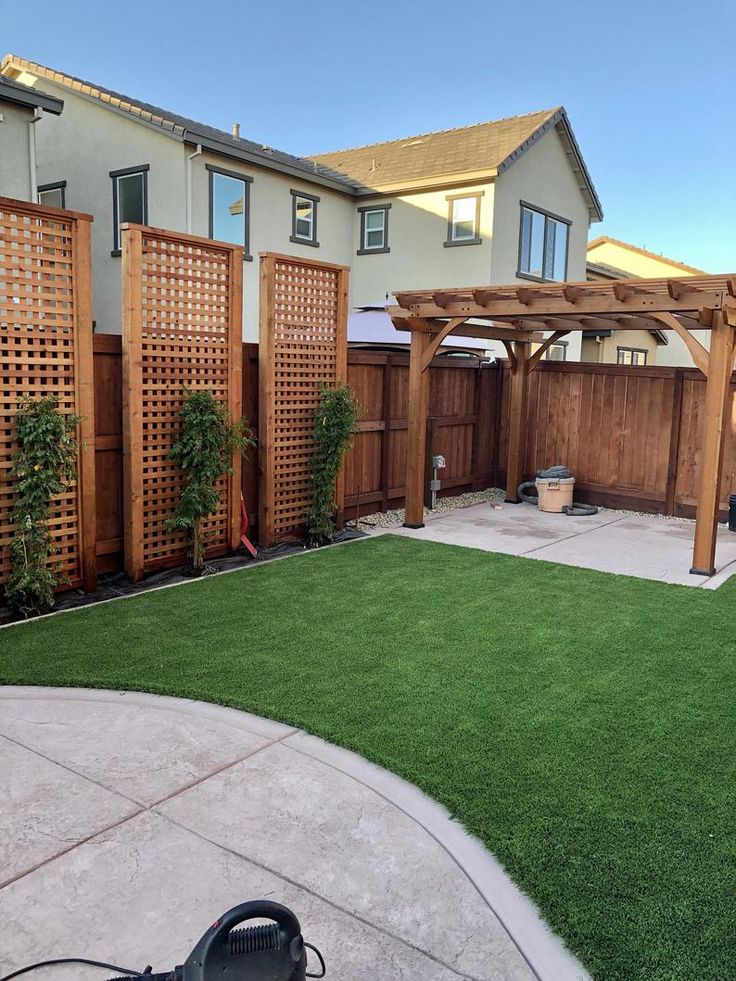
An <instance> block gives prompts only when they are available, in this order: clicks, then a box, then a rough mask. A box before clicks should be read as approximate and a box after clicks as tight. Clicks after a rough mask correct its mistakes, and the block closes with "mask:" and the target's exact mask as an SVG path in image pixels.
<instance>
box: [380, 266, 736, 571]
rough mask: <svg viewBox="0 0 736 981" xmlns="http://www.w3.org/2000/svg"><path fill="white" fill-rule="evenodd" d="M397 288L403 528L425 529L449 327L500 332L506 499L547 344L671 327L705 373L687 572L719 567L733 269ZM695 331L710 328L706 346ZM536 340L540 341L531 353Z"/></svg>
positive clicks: (735, 293)
mask: <svg viewBox="0 0 736 981" xmlns="http://www.w3.org/2000/svg"><path fill="white" fill-rule="evenodd" d="M395 296H396V301H397V304H398V306H392V307H389V308H388V313H389V315H390V316H391V319H392V321H393V323H394V325H395V326H396V327H397V328H398V329H400V330H408V331H411V359H410V365H409V445H408V453H407V473H406V521H405V524H406V526H407V527H409V528H421V527H422V526H423V523H424V522H423V518H424V473H425V453H426V441H427V415H428V408H429V370H428V369H429V366H430V364H431V363H432V358H433V357H434V355H435V354H436V352H437V351H438V349H439V347H440V345H441V344H442V343H443V342H444V340H445V338H447V337H448V335H450V334H453V335H455V336H460V337H463V336H466V337H467V336H472V337H484V338H487V339H488V340H498V341H502V342H503V344H504V347H505V348H506V351H507V353H508V356H509V361H510V365H511V398H510V418H509V437H508V460H507V468H506V474H507V478H506V499H507V501H509V502H517V501H518V500H519V498H518V495H517V488H518V486H519V484H520V483H521V479H522V468H523V458H524V439H525V426H524V412H525V407H526V387H527V378H528V376H529V373H530V372H531V371H533V370H534V369H535V368H536V366H537V364H538V363H539V361H540V359H541V358H542V357H543V356H544V353H545V351H546V350H547V349H548V348H549V347H550V345H551V344H554V343H555V342H556V341H558V340H559V339H560V338H561V337H564V336H565V335H566V334H569V333H571V332H575V331H584V330H594V329H605V330H611V329H616V330H641V329H645V330H662V329H667V330H674V331H675V332H676V333H677V334H678V335H679V336H680V337H681V338H682V340H683V341H684V343H685V344H686V345H687V348H688V350H689V352H690V354H691V355H692V358H693V361H694V362H695V365H696V366H697V368H699V369H700V371H702V372H703V374H704V375H705V376H706V378H707V386H706V397H705V409H704V413H703V434H702V457H701V463H700V482H699V490H698V500H697V520H696V523H695V541H694V545H693V562H692V568H691V570H690V571H691V572H693V573H696V574H698V575H707V576H711V575H713V573H714V572H715V548H716V529H717V522H718V501H719V496H720V485H721V472H722V468H723V443H724V437H725V431H726V421H727V418H726V417H727V412H728V388H729V383H730V379H731V372H732V370H733V367H734V356H735V355H736V344H735V341H734V328H735V327H736V274H730V275H723V276H696V277H688V278H687V279H634V280H621V281H617V282H614V283H611V282H584V283H540V284H529V285H519V284H515V285H510V286H481V287H467V288H458V289H442V290H413V291H411V292H399V293H396V294H395ZM469 320H472V321H473V323H472V324H469V323H468V321H469ZM479 322H480V323H479ZM693 330H707V331H709V332H710V335H711V342H710V350H707V349H706V348H705V347H704V346H703V345H702V344H701V343H700V341H699V340H698V339H697V338H696V337H695V336H694V335H693V334H692V331H693ZM550 331H551V332H552V333H551V334H549V336H546V335H547V334H548V333H549V332H550ZM534 343H536V344H539V347H538V348H537V349H536V350H535V351H534V353H532V352H531V345H532V344H534Z"/></svg>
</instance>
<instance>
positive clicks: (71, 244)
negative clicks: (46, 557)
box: [0, 198, 96, 590]
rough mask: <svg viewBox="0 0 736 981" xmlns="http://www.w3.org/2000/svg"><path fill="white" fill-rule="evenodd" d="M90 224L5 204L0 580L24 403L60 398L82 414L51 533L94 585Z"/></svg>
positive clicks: (0, 223) (59, 551) (72, 566)
mask: <svg viewBox="0 0 736 981" xmlns="http://www.w3.org/2000/svg"><path fill="white" fill-rule="evenodd" d="M91 222H92V218H91V216H90V215H81V214H77V213H76V212H72V211H61V210H59V209H57V208H47V207H41V206H40V205H34V204H26V203H23V202H20V201H14V200H11V199H8V198H0V583H2V582H4V581H5V579H6V578H7V574H8V571H9V567H10V562H9V558H10V557H9V549H8V545H9V544H10V540H11V539H12V537H13V532H14V528H13V526H12V524H11V521H10V515H11V512H12V509H13V505H14V502H15V495H14V494H13V493H12V492H11V491H10V489H9V487H8V482H7V473H8V471H9V469H10V467H11V466H12V463H13V454H14V452H15V450H16V449H17V447H16V446H15V444H14V441H13V433H14V430H15V426H16V413H17V407H18V400H19V399H21V398H41V397H44V396H48V395H52V394H53V395H56V396H57V397H58V400H59V406H60V409H61V411H62V412H64V413H76V414H78V415H79V416H81V418H82V421H81V423H80V426H79V434H78V435H79V440H80V446H81V452H80V454H79V466H78V471H77V479H76V481H75V482H74V483H72V484H71V485H70V486H69V487H68V488H67V490H66V491H65V492H64V493H63V494H60V495H58V497H56V498H55V500H54V502H53V507H52V513H51V518H50V522H49V524H50V528H51V537H52V541H53V544H54V546H55V548H56V552H55V555H54V561H55V562H56V563H58V565H59V567H60V570H61V572H62V574H63V575H64V576H65V577H66V578H67V580H68V582H69V583H70V584H71V585H73V586H77V585H79V584H80V583H81V584H83V585H84V587H85V589H88V590H89V589H94V588H95V584H96V573H95V470H94V460H93V454H92V450H91V446H92V444H93V442H94V425H93V409H92V398H93V390H92V372H93V368H92V292H91V276H90V262H91V250H90V241H91V238H90V232H91Z"/></svg>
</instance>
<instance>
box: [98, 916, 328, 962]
mask: <svg viewBox="0 0 736 981" xmlns="http://www.w3.org/2000/svg"><path fill="white" fill-rule="evenodd" d="M255 919H268V920H272V921H273V922H271V923H268V924H265V925H260V924H259V925H258V926H248V927H240V924H241V923H245V922H247V921H248V920H255ZM238 927H240V929H237V928H238ZM307 948H309V950H312V951H314V953H315V954H316V955H317V957H318V959H319V963H320V967H321V973H320V974H314V973H309V972H308V971H307ZM136 976H137V977H145V978H146V979H148V981H215V978H217V979H218V981H304V979H306V978H323V977H324V976H325V962H324V960H323V959H322V955H321V954H320V952H319V951H318V950H317V948H316V947H313V946H312V944H308V943H306V942H305V941H304V938H303V937H302V933H301V927H300V926H299V920H298V919H297V918H296V916H295V915H294V914H293V913H292V912H291V910H290V909H287V908H286V906H281V904H280V903H272V902H270V901H269V900H266V899H264V900H258V901H254V902H250V903H241V904H240V906H235V907H233V909H231V910H229V911H228V912H227V913H224V914H223V915H222V916H221V917H220V918H219V919H218V920H215V922H214V923H213V924H212V926H211V927H210V928H209V929H208V930H207V932H206V933H205V934H204V936H203V937H202V938H201V940H200V941H199V942H198V943H197V945H196V946H195V948H194V950H193V951H192V952H191V954H190V955H189V957H187V959H186V961H185V962H184V964H181V965H179V966H178V967H175V968H174V969H173V970H171V971H165V972H164V973H163V974H150V973H148V974H144V975H136ZM134 977H135V976H130V975H129V976H128V977H127V978H120V977H119V976H118V977H117V978H115V979H114V981H134ZM111 981H113V979H111Z"/></svg>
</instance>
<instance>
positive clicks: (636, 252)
mask: <svg viewBox="0 0 736 981" xmlns="http://www.w3.org/2000/svg"><path fill="white" fill-rule="evenodd" d="M587 254H588V279H589V280H596V279H601V280H612V279H635V278H641V279H653V278H657V277H660V278H661V277H668V278H672V279H674V278H676V277H681V276H705V275H707V274H706V273H705V272H704V271H703V270H702V269H696V268H695V266H688V265H686V264H685V263H684V262H679V261H678V260H677V259H668V258H667V257H666V256H663V255H657V254H656V253H655V252H649V251H648V250H647V249H641V248H639V247H638V246H636V245H631V244H630V243H629V242H622V241H620V240H619V239H616V238H610V237H609V236H608V235H601V236H599V237H598V238H596V239H594V240H593V241H592V242H590V243H589V244H588V253H587ZM693 334H694V335H695V336H696V337H697V338H698V340H699V341H700V342H701V344H704V345H705V346H706V347H707V346H708V345H709V343H710V336H709V331H698V330H696V331H693ZM595 335H599V336H595ZM603 335H606V336H603ZM581 360H582V361H600V362H613V363H614V364H617V363H618V364H628V365H630V364H635V365H636V364H649V365H652V364H657V365H686V366H691V365H692V364H693V360H692V358H691V357H690V353H689V352H688V350H687V348H686V347H685V344H684V343H683V342H682V341H681V340H680V338H679V337H678V336H677V334H675V333H674V332H673V331H670V330H666V331H664V330H663V331H629V330H627V331H615V330H614V331H603V332H590V336H588V335H587V333H586V335H584V337H583V344H582V354H581Z"/></svg>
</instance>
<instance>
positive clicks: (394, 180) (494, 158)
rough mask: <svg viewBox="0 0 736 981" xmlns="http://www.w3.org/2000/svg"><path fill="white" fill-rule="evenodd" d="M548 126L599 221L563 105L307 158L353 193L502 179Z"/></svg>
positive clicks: (597, 204) (598, 210) (597, 203)
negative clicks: (480, 177)
mask: <svg viewBox="0 0 736 981" xmlns="http://www.w3.org/2000/svg"><path fill="white" fill-rule="evenodd" d="M553 127H556V128H557V130H558V133H559V134H560V136H561V138H562V139H563V143H564V144H565V150H566V151H567V152H568V153H569V154H570V156H571V157H572V158H573V167H574V169H575V170H576V171H577V172H578V174H579V177H580V183H581V189H582V190H583V192H584V194H586V197H587V198H588V204H589V206H590V210H591V217H593V218H594V219H598V220H600V218H601V217H602V214H603V212H602V208H601V204H600V201H599V199H598V195H597V194H596V191H595V188H594V186H593V182H592V180H591V178H590V174H589V173H588V170H587V168H586V166H585V162H584V161H583V158H582V154H581V153H580V148H579V147H578V145H577V142H576V141H575V137H574V135H573V132H572V128H571V126H570V122H569V120H568V118H567V113H566V112H565V109H564V107H562V106H557V107H555V108H554V109H544V110H541V111H540V112H531V113H527V114H526V115H523V116H510V117H509V118H508V119H495V120H491V121H489V122H485V123H476V124H474V125H472V126H461V127H458V128H456V129H445V130H438V131H437V132H431V133H420V134H418V135H416V136H407V137H403V138H402V139H400V140H389V141H388V142H385V143H371V144H368V145H366V146H358V147H348V148H346V149H344V150H335V151H332V152H331V153H318V154H315V155H314V156H310V157H309V159H310V160H314V161H315V162H316V163H318V164H320V165H321V166H323V167H328V168H329V169H330V171H331V172H332V173H334V174H336V175H337V176H341V177H342V178H343V179H347V180H349V181H351V182H352V184H353V186H354V187H355V188H356V189H359V188H372V189H374V190H381V189H383V188H385V189H389V188H392V189H393V188H395V187H398V186H400V185H411V184H412V183H418V182H424V183H427V182H429V181H431V180H432V179H434V180H436V181H437V182H438V183H441V182H443V181H444V182H447V181H448V179H451V178H458V177H460V176H463V175H468V176H469V175H473V174H477V175H482V174H491V175H492V174H494V172H495V173H498V174H502V173H503V172H504V170H506V169H507V168H508V167H510V166H511V164H513V162H514V161H515V160H516V159H518V157H519V156H521V154H522V153H524V152H525V151H526V150H527V149H528V148H529V147H530V146H532V144H534V143H535V142H536V141H537V140H538V139H540V138H541V137H542V136H544V134H545V133H546V132H548V130H550V129H552V128H553Z"/></svg>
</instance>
